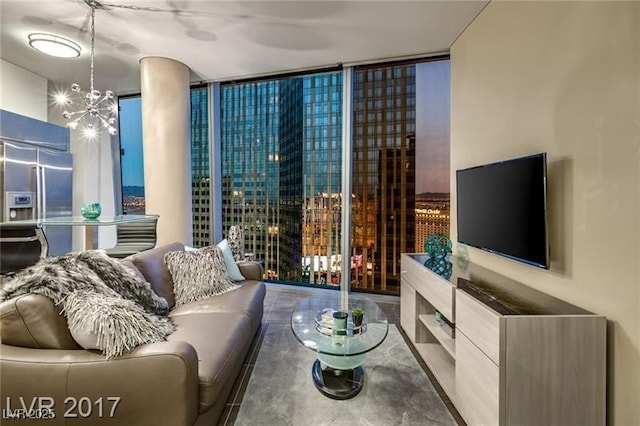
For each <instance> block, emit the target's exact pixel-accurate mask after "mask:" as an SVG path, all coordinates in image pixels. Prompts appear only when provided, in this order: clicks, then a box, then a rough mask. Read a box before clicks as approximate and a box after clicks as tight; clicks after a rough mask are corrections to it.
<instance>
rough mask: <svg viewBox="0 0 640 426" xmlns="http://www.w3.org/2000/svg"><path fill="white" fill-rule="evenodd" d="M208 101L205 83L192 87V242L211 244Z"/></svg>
mask: <svg viewBox="0 0 640 426" xmlns="http://www.w3.org/2000/svg"><path fill="white" fill-rule="evenodd" d="M209 161H210V156H209V103H208V90H207V87H206V86H200V87H192V88H191V196H192V200H193V201H192V207H191V210H192V214H193V245H194V246H196V247H204V246H207V245H209V244H211V241H210V240H211V232H210V224H211V217H210V198H211V196H210V194H211V189H210V186H211V185H210V169H209Z"/></svg>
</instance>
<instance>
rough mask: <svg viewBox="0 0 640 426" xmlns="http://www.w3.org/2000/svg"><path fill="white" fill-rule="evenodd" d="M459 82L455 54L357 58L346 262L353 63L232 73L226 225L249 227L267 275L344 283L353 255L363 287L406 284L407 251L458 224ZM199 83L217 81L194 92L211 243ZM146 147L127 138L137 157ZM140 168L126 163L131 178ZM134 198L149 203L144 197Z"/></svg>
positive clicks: (205, 241) (196, 191)
mask: <svg viewBox="0 0 640 426" xmlns="http://www.w3.org/2000/svg"><path fill="white" fill-rule="evenodd" d="M448 82H449V63H448V61H442V62H438V61H435V62H424V63H409V64H396V65H391V66H374V67H367V66H365V67H357V68H356V71H355V77H354V95H353V96H354V101H353V102H354V109H353V110H354V126H353V128H354V131H353V155H352V158H353V160H352V161H353V162H352V174H353V176H352V182H353V188H352V191H351V192H352V194H351V196H352V197H353V202H352V211H351V217H352V219H351V230H350V232H351V236H352V238H351V239H352V251H351V253H349V254H348V256H349V257H350V260H349V261H347V262H345V260H344V259H342V257H343V256H342V255H343V254H342V253H341V242H340V241H341V235H342V234H343V233H342V230H341V229H340V228H341V217H342V212H341V209H342V202H341V200H342V191H341V183H342V177H341V174H342V143H343V141H342V135H341V132H342V93H341V92H342V73H341V72H340V71H334V72H330V73H319V74H311V75H303V76H299V77H292V78H283V79H268V80H257V81H255V82H247V83H235V84H223V85H222V86H221V102H220V105H221V111H220V117H221V121H220V127H221V131H222V156H221V159H220V160H219V161H220V162H221V166H222V178H223V180H222V182H221V185H222V192H223V197H222V206H221V208H222V219H223V223H222V226H223V232H224V233H226V231H227V230H228V228H229V227H230V226H232V225H241V226H242V227H243V230H244V234H245V250H246V251H248V252H251V253H253V255H254V257H255V258H257V259H259V260H260V261H261V262H262V263H263V267H264V271H265V278H267V279H274V280H285V281H294V282H306V283H315V284H323V285H338V283H339V282H340V274H341V270H342V269H341V268H342V267H343V266H342V265H350V267H351V282H352V287H353V288H354V289H361V290H366V291H375V292H382V293H386V294H398V293H399V281H400V278H399V277H400V276H399V271H400V264H399V257H400V253H402V252H414V251H421V250H420V247H422V246H423V244H424V240H426V237H427V236H428V234H429V233H445V234H448V232H449V217H450V215H449V198H448V193H449V180H450V177H449V176H450V173H449V145H448V143H449V140H448V136H449V135H448V128H449V119H448V110H449V101H448ZM198 90H199V91H200V93H203V94H204V93H205V92H206V87H204V86H203V87H201V88H198V89H192V96H191V102H192V117H191V120H192V135H191V149H192V168H193V170H192V177H193V188H192V195H193V206H192V211H193V217H194V219H193V225H194V245H195V246H196V247H201V246H205V245H209V244H212V243H215V242H214V241H210V233H209V228H210V219H211V218H210V213H209V203H210V201H209V200H210V195H209V194H210V178H209V165H208V164H209V161H210V158H209V156H210V154H209V151H208V133H207V132H206V128H207V126H206V125H205V124H206V122H207V120H208V109H207V103H208V102H207V97H206V96H202V97H201V98H198V96H197V95H195V94H194V93H196V92H197V91H198ZM194 96H195V98H194ZM194 99H195V100H194ZM198 99H199V100H198ZM194 102H195V103H194ZM131 104H132V105H135V103H134V102H132V103H131ZM194 114H195V115H194ZM131 127H132V128H133V126H131ZM134 141H135V139H134ZM138 144H139V145H141V142H138ZM135 153H136V151H135V150H132V149H129V152H127V149H125V156H126V155H128V154H131V156H130V157H129V159H130V160H136V159H135V158H134V157H135V156H134V154H135ZM136 161H138V162H139V164H140V163H141V161H142V159H141V157H139V158H138V159H137V160H136ZM134 162H135V161H134ZM124 164H126V163H124ZM131 168H132V167H125V165H123V184H125V183H129V182H127V176H128V175H127V170H128V169H131ZM134 169H135V168H134ZM140 169H142V167H140V166H138V168H137V176H138V177H137V179H138V180H137V181H136V178H135V177H133V176H135V175H133V174H132V175H131V176H132V180H133V183H139V179H140V176H141V175H142V173H141V171H140ZM134 186H135V185H134ZM127 203H129V204H131V205H130V206H129V208H130V209H134V208H139V205H140V200H139V197H138V198H130V199H128V200H127Z"/></svg>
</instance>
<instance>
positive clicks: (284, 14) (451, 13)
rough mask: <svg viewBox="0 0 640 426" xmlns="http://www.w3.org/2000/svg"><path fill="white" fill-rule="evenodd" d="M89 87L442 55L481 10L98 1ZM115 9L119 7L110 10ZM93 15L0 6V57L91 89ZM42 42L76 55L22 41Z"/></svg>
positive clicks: (16, 0) (68, 3) (458, 5)
mask: <svg viewBox="0 0 640 426" xmlns="http://www.w3.org/2000/svg"><path fill="white" fill-rule="evenodd" d="M100 4H101V5H102V8H100V9H97V11H96V18H95V28H96V44H95V86H96V89H100V90H106V89H111V90H113V91H114V92H116V93H117V94H126V93H133V92H138V91H139V90H140V65H139V61H140V59H141V58H144V57H146V56H161V57H167V58H171V59H175V60H177V61H180V62H182V63H184V64H185V65H187V66H188V67H189V69H190V70H191V81H192V82H197V81H221V80H222V81H224V80H231V79H239V78H243V77H251V76H257V75H265V74H269V73H274V72H282V71H294V70H302V69H307V68H316V67H324V66H333V65H336V64H337V63H344V64H349V63H358V62H372V61H374V60H385V59H393V58H398V57H406V56H412V55H425V54H434V53H442V52H448V49H449V47H450V46H451V44H452V43H453V42H454V40H455V39H456V37H458V35H460V33H462V31H463V30H464V29H465V27H466V26H467V25H468V24H469V23H470V22H471V21H472V20H473V19H474V17H475V16H477V14H478V13H479V12H480V11H481V10H482V8H483V7H484V6H485V5H486V4H487V1H485V0H482V1H479V0H478V1H476V0H472V1H458V0H446V1H428V0H422V1H393V0H389V1H360V0H349V1H327V0H322V1H318V0H308V1H303V0H298V1H292V0H289V1H271V0H262V1H238V0H227V1H211V0H119V1H113V2H112V1H109V0H104V1H100ZM115 6H119V7H115ZM90 10H91V9H90V7H89V6H88V5H87V4H86V3H85V1H84V0H47V1H41V0H0V29H1V30H0V31H1V32H0V56H1V57H2V59H4V60H6V61H8V62H11V63H13V64H15V65H18V66H19V67H21V68H24V69H26V70H28V71H31V72H33V73H35V74H38V75H41V76H43V77H45V78H47V79H48V80H50V81H51V82H52V83H53V84H54V85H58V86H67V85H69V84H70V83H72V82H77V83H80V84H81V85H82V86H83V87H88V85H89V70H90V62H89V56H90V34H89V31H88V29H89V16H90ZM33 32H46V33H51V34H54V35H58V36H63V37H66V38H69V39H71V40H73V41H75V42H76V43H78V44H79V45H80V46H81V47H82V54H81V55H80V57H79V58H73V59H62V58H54V57H51V56H47V55H45V54H43V53H40V52H38V51H36V50H35V49H33V48H31V47H30V46H29V45H28V43H27V36H28V34H30V33H33Z"/></svg>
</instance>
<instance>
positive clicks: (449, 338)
mask: <svg viewBox="0 0 640 426" xmlns="http://www.w3.org/2000/svg"><path fill="white" fill-rule="evenodd" d="M418 318H419V319H420V322H422V324H424V326H425V327H427V330H429V331H430V332H431V334H432V335H433V337H435V338H436V340H437V341H438V343H440V344H441V345H442V347H443V349H444V350H445V351H447V352H448V353H449V355H450V356H451V358H453V359H455V357H456V342H455V340H454V337H453V336H454V331H453V330H454V329H453V328H452V327H451V326H449V325H448V324H446V323H443V322H444V320H440V321H438V320H437V319H436V318H437V317H436V315H435V314H420V315H418Z"/></svg>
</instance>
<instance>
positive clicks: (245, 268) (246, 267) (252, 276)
mask: <svg viewBox="0 0 640 426" xmlns="http://www.w3.org/2000/svg"><path fill="white" fill-rule="evenodd" d="M236 264H237V265H238V268H240V273H241V274H242V276H243V277H245V278H246V279H248V280H255V281H261V280H262V271H263V269H262V264H260V263H258V262H253V261H249V260H241V261H239V262H236Z"/></svg>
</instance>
